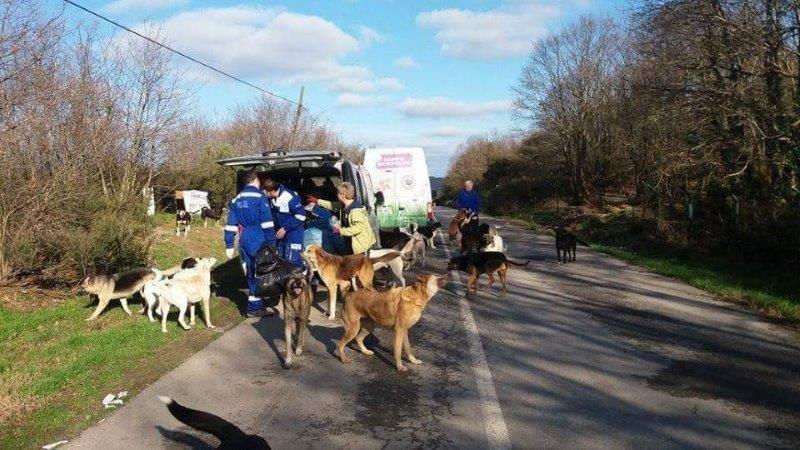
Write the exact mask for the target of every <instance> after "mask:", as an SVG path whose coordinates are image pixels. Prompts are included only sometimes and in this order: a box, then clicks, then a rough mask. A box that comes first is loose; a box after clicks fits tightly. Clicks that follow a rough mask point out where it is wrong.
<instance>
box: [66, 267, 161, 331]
mask: <svg viewBox="0 0 800 450" xmlns="http://www.w3.org/2000/svg"><path fill="white" fill-rule="evenodd" d="M156 278H158V275H157V274H156V272H154V271H153V270H152V269H148V268H145V267H142V268H139V269H133V270H129V271H127V272H120V273H115V274H113V275H93V276H89V277H86V278H84V279H83V282H82V283H81V287H82V288H83V290H84V291H86V292H88V293H90V294H94V295H96V296H97V308H95V310H94V312H93V313H92V315H91V316H89V318H88V319H86V320H94V319H96V318H97V316H99V315H100V313H101V312H103V310H104V309H106V307H107V306H108V303H109V302H110V301H111V300H116V299H119V302H120V303H121V304H122V309H123V310H124V311H125V313H126V314H127V315H129V316H130V315H131V310H130V309H128V297H130V296H132V295H133V294H135V293H137V292H139V291H140V290H141V289H142V287H143V286H144V285H145V284H146V283H147V282H149V281H151V280H155V279H156Z"/></svg>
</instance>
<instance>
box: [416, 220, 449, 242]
mask: <svg viewBox="0 0 800 450" xmlns="http://www.w3.org/2000/svg"><path fill="white" fill-rule="evenodd" d="M442 226H443V225H442V222H433V223H429V224H427V225H423V226H421V227H418V228H417V232H418V233H419V234H421V235H422V237H424V238H425V242H426V243H427V244H428V246H430V248H436V245H435V244H434V242H433V241H434V238H435V237H436V236H438V235H439V234H440V233H441V232H442Z"/></svg>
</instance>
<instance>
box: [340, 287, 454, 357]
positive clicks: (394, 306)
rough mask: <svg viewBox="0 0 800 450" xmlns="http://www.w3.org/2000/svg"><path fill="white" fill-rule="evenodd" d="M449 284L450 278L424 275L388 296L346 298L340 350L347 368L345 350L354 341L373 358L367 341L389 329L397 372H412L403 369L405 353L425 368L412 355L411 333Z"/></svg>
mask: <svg viewBox="0 0 800 450" xmlns="http://www.w3.org/2000/svg"><path fill="white" fill-rule="evenodd" d="M447 282H448V275H447V274H445V275H423V276H418V277H417V281H416V283H414V284H413V285H411V286H406V287H403V288H394V289H390V290H388V291H386V292H376V291H371V290H368V289H359V290H358V291H355V292H351V293H350V294H349V295H348V296H347V297H346V298H345V301H344V308H343V310H342V322H343V323H344V335H343V336H342V339H341V340H339V342H338V344H337V348H336V351H337V354H338V356H339V359H340V360H341V361H342V363H343V364H347V363H348V362H349V361H348V359H347V356H345V353H344V347H345V346H346V345H347V344H348V343H349V342H350V341H352V340H353V339H355V340H356V344H357V345H358V349H359V350H360V351H361V353H363V354H365V355H373V354H374V352H372V351H371V350H369V349H367V348H366V347H365V346H364V338H365V337H367V335H369V334H370V333H372V332H373V331H374V330H375V328H388V329H390V330H393V331H394V364H395V367H396V368H397V370H398V371H401V372H403V371H406V370H408V369H407V368H406V367H405V366H404V365H403V360H402V354H403V353H405V355H406V357H407V358H408V361H409V362H410V363H411V364H422V361H420V360H419V359H417V358H416V357H414V354H413V353H412V351H411V342H409V340H408V330H409V329H410V328H411V327H413V326H414V325H415V324H416V323H417V321H418V320H419V319H420V317H421V316H422V312H423V311H424V310H425V307H426V306H427V305H428V302H430V300H431V298H433V296H434V295H436V293H437V292H439V290H440V289H442V288H443V287H445V286H446V285H447Z"/></svg>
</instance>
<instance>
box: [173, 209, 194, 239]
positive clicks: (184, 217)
mask: <svg viewBox="0 0 800 450" xmlns="http://www.w3.org/2000/svg"><path fill="white" fill-rule="evenodd" d="M181 226H183V235H184V236H186V235H187V234H189V231H190V230H191V229H192V215H191V214H189V211H185V210H183V209H179V210H178V211H177V212H176V213H175V236H180V235H181Z"/></svg>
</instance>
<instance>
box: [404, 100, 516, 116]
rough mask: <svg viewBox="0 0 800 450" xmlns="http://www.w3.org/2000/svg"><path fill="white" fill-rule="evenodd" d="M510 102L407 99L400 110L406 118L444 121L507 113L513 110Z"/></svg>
mask: <svg viewBox="0 0 800 450" xmlns="http://www.w3.org/2000/svg"><path fill="white" fill-rule="evenodd" d="M511 106H512V103H511V101H508V100H493V101H488V102H483V103H467V102H463V101H460V100H453V99H451V98H447V97H429V98H413V97H410V98H406V99H405V100H403V101H402V102H400V104H399V105H398V109H399V110H400V111H401V112H402V113H403V115H405V116H406V117H413V118H429V119H442V118H445V117H469V116H473V117H474V116H483V115H486V114H495V113H505V112H509V111H510V110H511Z"/></svg>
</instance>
